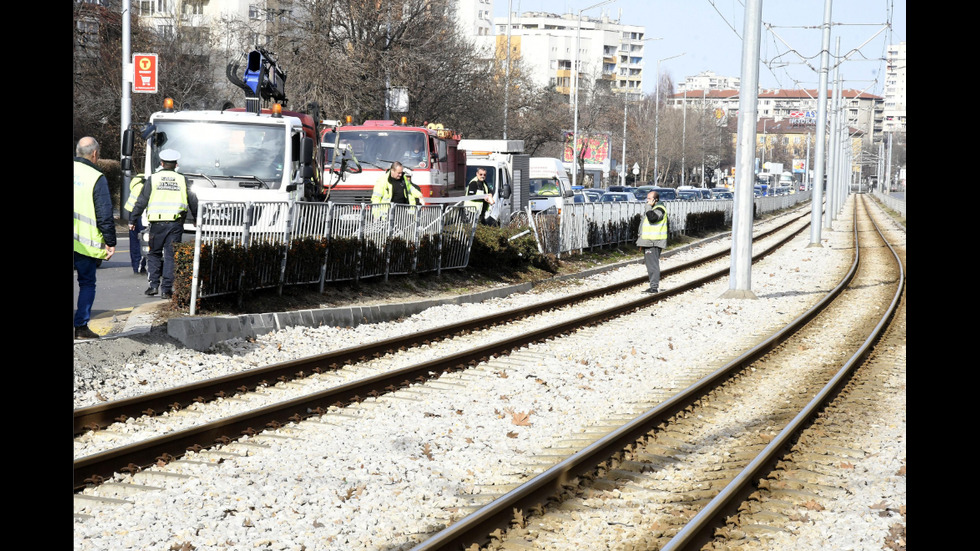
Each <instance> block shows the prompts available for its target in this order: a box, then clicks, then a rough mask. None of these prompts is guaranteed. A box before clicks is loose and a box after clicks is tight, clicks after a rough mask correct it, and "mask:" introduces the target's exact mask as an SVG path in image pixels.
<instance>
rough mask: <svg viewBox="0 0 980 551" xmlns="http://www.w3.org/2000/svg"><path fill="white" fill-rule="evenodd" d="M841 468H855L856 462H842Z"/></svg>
mask: <svg viewBox="0 0 980 551" xmlns="http://www.w3.org/2000/svg"><path fill="white" fill-rule="evenodd" d="M840 468H842V469H853V468H854V464H853V463H847V462H842V463H841V464H840Z"/></svg>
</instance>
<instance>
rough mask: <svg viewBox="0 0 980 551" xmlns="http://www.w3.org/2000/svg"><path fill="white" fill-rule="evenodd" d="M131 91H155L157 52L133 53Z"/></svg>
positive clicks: (149, 92)
mask: <svg viewBox="0 0 980 551" xmlns="http://www.w3.org/2000/svg"><path fill="white" fill-rule="evenodd" d="M133 92H141V93H145V94H155V93H157V54H133Z"/></svg>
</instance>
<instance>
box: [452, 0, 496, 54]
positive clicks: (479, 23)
mask: <svg viewBox="0 0 980 551" xmlns="http://www.w3.org/2000/svg"><path fill="white" fill-rule="evenodd" d="M455 3H456V25H457V26H458V27H459V30H460V32H462V33H463V36H467V37H470V38H473V39H474V42H476V43H480V44H481V45H482V44H483V43H484V41H481V40H480V39H479V38H478V37H490V36H492V35H493V0H456V2H455Z"/></svg>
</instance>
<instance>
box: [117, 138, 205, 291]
mask: <svg viewBox="0 0 980 551" xmlns="http://www.w3.org/2000/svg"><path fill="white" fill-rule="evenodd" d="M179 159H180V153H178V152H177V151H175V150H173V149H164V150H163V151H161V152H160V166H161V169H160V170H158V171H157V172H155V173H153V175H152V176H150V177H149V178H147V179H146V182H145V183H144V184H143V191H141V192H140V196H139V198H138V199H136V204H135V205H134V206H133V213H132V219H131V221H130V224H129V229H130V230H133V229H135V225H134V224H133V222H132V220H136V219H139V217H140V216H142V215H143V211H144V210H146V217H147V219H148V220H149V222H150V252H149V254H148V256H147V258H146V268H147V271H148V272H149V275H148V277H147V279H148V281H149V282H150V286H149V287H148V288H147V289H146V295H148V296H153V295H156V294H157V293H158V292H159V293H160V298H164V299H168V298H170V297H172V296H173V289H174V243H177V242H179V241H180V237H181V235H182V234H183V231H184V218H186V217H187V212H188V209H192V210H193V212H195V213H196V212H197V197H196V196H195V195H194V193H193V192H191V191H190V190H188V189H187V179H186V178H184V175H183V174H180V173H178V172H177V161H178V160H179Z"/></svg>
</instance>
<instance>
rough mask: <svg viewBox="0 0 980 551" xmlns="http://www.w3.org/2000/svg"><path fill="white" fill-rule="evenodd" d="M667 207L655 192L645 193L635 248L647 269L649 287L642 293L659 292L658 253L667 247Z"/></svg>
mask: <svg viewBox="0 0 980 551" xmlns="http://www.w3.org/2000/svg"><path fill="white" fill-rule="evenodd" d="M667 230H668V228H667V207H665V206H664V204H663V203H661V202H660V194H659V193H657V192H656V191H651V192H650V193H647V210H646V212H644V213H643V218H642V222H641V223H640V237H639V238H638V239H637V240H636V246H637V247H640V249H642V250H643V262H644V264H646V267H647V278H648V279H649V280H650V286H649V287H648V288H646V289H644V290H643V292H644V293H657V292H660V253H661V252H662V251H663V250H664V249H665V248H666V247H667Z"/></svg>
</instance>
